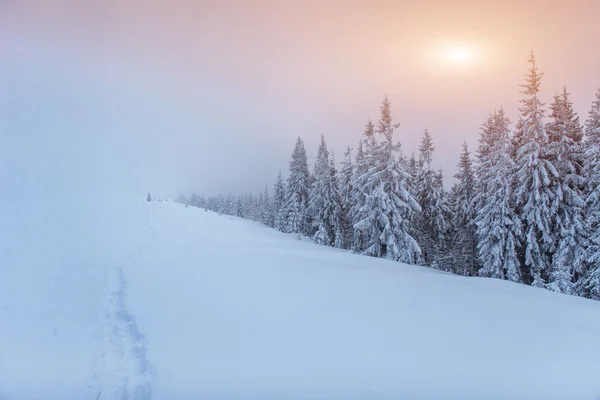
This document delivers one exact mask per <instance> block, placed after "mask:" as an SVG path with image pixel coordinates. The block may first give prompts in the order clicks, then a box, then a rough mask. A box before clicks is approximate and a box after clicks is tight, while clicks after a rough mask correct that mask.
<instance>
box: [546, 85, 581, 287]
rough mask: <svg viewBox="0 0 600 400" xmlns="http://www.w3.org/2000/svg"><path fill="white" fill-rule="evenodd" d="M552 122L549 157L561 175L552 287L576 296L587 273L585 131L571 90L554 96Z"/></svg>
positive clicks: (555, 182) (554, 181) (556, 180)
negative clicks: (576, 291) (585, 266)
mask: <svg viewBox="0 0 600 400" xmlns="http://www.w3.org/2000/svg"><path fill="white" fill-rule="evenodd" d="M551 110H552V122H551V123H550V124H548V127H547V132H548V138H549V144H548V151H547V157H548V159H549V161H550V162H551V163H552V164H553V166H554V168H555V169H556V171H557V173H558V175H557V176H555V177H551V188H552V190H553V192H554V198H553V203H552V206H551V214H552V225H551V230H552V232H554V240H555V241H554V244H553V248H552V251H553V254H552V267H551V268H552V269H551V272H550V279H549V285H548V286H549V288H550V289H552V290H554V291H557V292H561V293H567V294H573V293H574V289H575V280H577V279H578V277H579V276H580V275H581V273H582V271H583V262H584V250H585V247H586V237H585V236H586V233H585V222H584V209H585V201H584V198H583V193H582V190H581V189H582V188H583V183H584V179H583V177H582V176H581V171H582V139H583V129H582V127H581V125H580V123H579V117H578V116H577V114H576V113H575V111H574V110H573V105H572V103H571V102H570V101H569V98H568V93H567V89H566V88H563V92H562V94H560V95H556V96H554V102H553V103H552V106H551Z"/></svg>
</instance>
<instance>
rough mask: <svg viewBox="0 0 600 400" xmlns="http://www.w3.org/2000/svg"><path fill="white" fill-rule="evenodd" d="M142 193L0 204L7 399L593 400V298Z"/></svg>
mask: <svg viewBox="0 0 600 400" xmlns="http://www.w3.org/2000/svg"><path fill="white" fill-rule="evenodd" d="M144 197H145V196H142V195H140V196H123V197H116V196H107V195H105V194H104V195H103V194H93V195H92V194H75V193H69V195H68V196H64V195H61V196H59V195H47V196H45V197H44V198H43V199H40V198H38V197H36V196H23V197H11V198H8V199H7V198H5V199H3V200H1V201H2V203H1V204H2V207H1V211H0V212H1V219H0V221H1V223H0V399H2V400H21V399H32V400H33V399H36V400H37V399H45V400H51V399H57V400H58V399H61V400H65V399H92V400H94V399H97V400H100V399H115V400H117V399H118V400H125V399H128V400H129V399H139V400H149V399H155V400H175V399H180V400H186V399H215V400H220V399H256V400H258V399H260V400H269V399H273V400H275V399H573V400H575V399H589V400H597V399H599V398H600V361H599V360H600V344H599V341H598V338H600V302H594V301H590V300H586V299H582V298H576V297H570V296H565V295H560V294H556V293H552V292H550V291H546V290H542V289H536V288H532V287H527V286H523V285H518V284H513V283H510V282H506V281H499V280H492V279H483V278H464V277H459V276H453V275H449V274H445V273H439V272H436V271H434V270H431V269H428V268H423V267H416V266H409V265H403V264H399V263H395V262H390V261H386V260H381V259H374V258H369V257H364V256H359V255H354V254H350V253H348V252H344V251H340V250H335V249H332V248H327V247H321V246H317V245H315V244H313V243H311V242H310V241H307V240H298V239H297V238H296V237H294V236H292V235H286V234H283V233H280V232H277V231H275V230H272V229H270V228H267V227H264V226H261V225H259V224H257V223H253V222H249V221H245V220H241V219H238V218H234V217H229V216H219V215H217V214H215V213H212V212H210V211H209V212H206V211H204V210H202V209H198V208H192V207H184V206H183V205H180V204H175V203H170V202H151V203H146V202H145V201H144Z"/></svg>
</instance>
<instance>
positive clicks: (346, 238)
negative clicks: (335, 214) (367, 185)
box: [338, 146, 354, 249]
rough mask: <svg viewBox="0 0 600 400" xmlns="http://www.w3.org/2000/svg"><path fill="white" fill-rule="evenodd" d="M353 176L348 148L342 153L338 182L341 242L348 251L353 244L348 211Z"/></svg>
mask: <svg viewBox="0 0 600 400" xmlns="http://www.w3.org/2000/svg"><path fill="white" fill-rule="evenodd" d="M353 176H354V165H353V164H352V155H351V150H350V146H348V147H347V148H346V152H345V153H344V159H343V160H342V170H341V173H340V177H339V180H338V189H339V193H340V205H341V207H342V210H341V211H342V214H341V217H340V220H341V221H340V225H341V231H342V235H341V241H342V246H341V247H342V248H344V249H349V248H351V246H352V244H353V243H354V228H353V226H352V225H353V224H352V218H351V215H350V209H351V208H352V199H353V195H354V189H353V186H352V177H353Z"/></svg>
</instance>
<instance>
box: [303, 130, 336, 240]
mask: <svg viewBox="0 0 600 400" xmlns="http://www.w3.org/2000/svg"><path fill="white" fill-rule="evenodd" d="M331 164H332V163H331V158H330V155H329V151H328V150H327V145H326V144H325V138H324V137H323V135H321V143H320V144H319V150H318V152H317V161H316V163H315V172H314V176H315V182H314V184H313V185H312V187H311V191H310V200H309V206H308V212H309V214H310V216H311V219H312V224H313V231H314V234H313V239H314V240H315V242H316V243H318V244H322V245H328V246H333V245H335V244H337V247H341V243H342V242H341V241H342V238H341V213H342V208H341V205H340V196H339V192H338V187H337V177H336V174H337V172H336V170H335V167H333V168H332V165H331Z"/></svg>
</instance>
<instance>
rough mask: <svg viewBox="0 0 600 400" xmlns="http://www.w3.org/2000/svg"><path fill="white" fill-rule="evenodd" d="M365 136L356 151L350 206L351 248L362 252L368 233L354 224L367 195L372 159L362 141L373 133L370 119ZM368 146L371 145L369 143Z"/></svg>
mask: <svg viewBox="0 0 600 400" xmlns="http://www.w3.org/2000/svg"><path fill="white" fill-rule="evenodd" d="M364 135H365V138H364V139H363V140H361V141H360V142H359V143H358V149H357V151H356V168H355V169H354V174H353V176H352V181H351V184H352V206H351V208H350V211H349V214H350V221H351V223H352V227H353V235H352V236H353V237H354V241H353V245H352V250H354V251H356V252H359V253H362V252H363V251H364V250H365V249H366V242H367V236H368V233H367V232H365V231H361V230H360V229H357V228H355V225H356V224H357V223H358V222H359V221H360V218H361V216H360V210H361V209H362V207H364V205H365V201H366V196H367V194H368V193H367V188H366V185H367V179H368V176H369V175H368V171H369V169H370V168H371V165H370V164H369V163H370V162H371V161H372V158H371V157H369V156H368V155H367V153H366V152H365V151H364V147H365V146H364V145H363V143H366V142H367V141H368V140H371V138H372V137H373V135H374V127H373V123H372V122H371V120H369V121H367V124H366V125H365V132H364ZM369 147H373V146H372V145H370V146H369Z"/></svg>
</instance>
